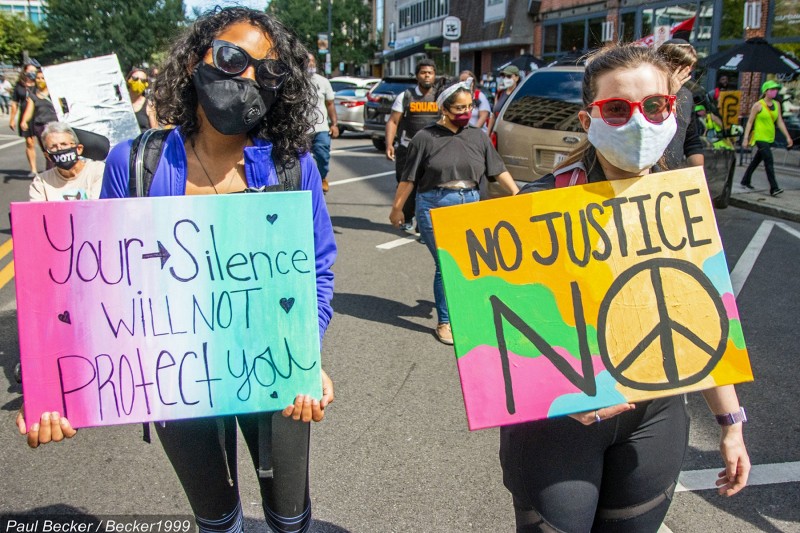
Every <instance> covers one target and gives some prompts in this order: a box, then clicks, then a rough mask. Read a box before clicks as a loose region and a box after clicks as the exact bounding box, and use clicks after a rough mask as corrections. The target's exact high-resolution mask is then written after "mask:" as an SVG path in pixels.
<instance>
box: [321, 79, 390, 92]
mask: <svg viewBox="0 0 800 533" xmlns="http://www.w3.org/2000/svg"><path fill="white" fill-rule="evenodd" d="M329 81H330V82H331V87H333V92H339V91H341V90H342V89H371V88H372V87H374V86H375V84H377V83H378V82H379V81H381V80H380V78H356V77H354V76H335V77H333V78H331V79H330V80H329Z"/></svg>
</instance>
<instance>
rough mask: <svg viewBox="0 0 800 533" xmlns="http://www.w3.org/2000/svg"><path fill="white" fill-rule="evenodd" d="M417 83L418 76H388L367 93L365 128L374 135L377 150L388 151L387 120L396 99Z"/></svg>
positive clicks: (373, 140) (373, 141)
mask: <svg viewBox="0 0 800 533" xmlns="http://www.w3.org/2000/svg"><path fill="white" fill-rule="evenodd" d="M416 84H417V80H416V78H413V77H409V76H402V77H386V78H383V79H382V80H381V81H380V83H378V84H377V85H375V86H374V87H373V88H372V89H370V91H369V92H368V93H367V103H366V104H365V105H364V130H365V131H368V132H370V134H371V135H372V144H373V145H374V146H375V148H376V149H377V150H379V151H381V152H385V151H386V121H387V120H389V115H390V114H391V111H392V103H394V99H395V98H397V95H398V94H400V93H402V92H403V91H405V90H406V89H412V88H413V87H414V86H415V85H416Z"/></svg>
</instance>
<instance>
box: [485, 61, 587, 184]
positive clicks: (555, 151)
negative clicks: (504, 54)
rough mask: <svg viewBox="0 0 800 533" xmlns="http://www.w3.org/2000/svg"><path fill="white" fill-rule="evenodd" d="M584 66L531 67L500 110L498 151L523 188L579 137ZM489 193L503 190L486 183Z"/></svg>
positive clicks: (496, 131)
mask: <svg viewBox="0 0 800 533" xmlns="http://www.w3.org/2000/svg"><path fill="white" fill-rule="evenodd" d="M582 83H583V67H582V66H554V67H548V68H543V69H540V70H534V71H533V72H532V73H531V74H529V75H528V76H527V77H526V78H525V79H524V80H523V81H522V83H520V85H519V87H517V90H516V91H514V94H512V95H511V97H510V98H509V99H508V100H507V102H506V105H505V106H503V109H502V110H501V111H500V116H499V117H498V119H497V122H496V123H495V127H494V134H493V136H494V137H495V139H496V143H497V144H496V146H497V152H498V153H499V154H500V156H501V157H502V158H503V161H504V162H505V164H506V168H507V169H508V171H509V172H510V173H511V176H512V177H513V178H514V180H515V181H516V182H517V184H518V185H519V186H520V187H522V186H523V185H524V184H525V183H527V182H530V181H536V180H537V179H539V178H541V177H542V176H544V175H545V174H549V173H550V172H552V171H553V168H555V166H556V165H558V164H559V163H560V162H561V161H563V160H564V158H565V157H566V156H567V154H569V153H570V152H571V151H572V150H573V148H575V147H576V146H577V145H578V144H579V143H580V142H581V141H582V140H583V139H585V138H586V133H584V131H583V128H581V124H580V122H579V121H578V111H580V110H581V106H582V103H583V100H582V98H581V84H582ZM488 191H489V196H490V197H492V198H494V197H497V196H503V195H504V193H503V192H502V190H501V189H500V186H499V185H498V184H497V183H490V184H489V187H488Z"/></svg>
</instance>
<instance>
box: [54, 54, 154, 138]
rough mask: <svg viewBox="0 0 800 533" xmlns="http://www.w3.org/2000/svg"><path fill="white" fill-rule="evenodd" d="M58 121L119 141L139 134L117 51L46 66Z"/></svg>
mask: <svg viewBox="0 0 800 533" xmlns="http://www.w3.org/2000/svg"><path fill="white" fill-rule="evenodd" d="M42 73H44V77H45V80H47V88H48V89H49V90H50V98H51V99H52V101H53V106H54V107H55V108H56V114H57V115H58V120H60V121H61V122H66V123H68V124H69V125H70V126H72V127H74V128H80V129H83V130H87V131H91V132H93V133H97V134H99V135H102V136H104V137H106V138H107V139H108V141H109V143H110V144H111V146H112V147H113V146H114V145H115V144H117V143H119V142H122V141H125V140H127V139H132V138H134V137H136V136H137V135H139V133H140V130H139V124H138V123H137V122H136V115H135V114H134V112H133V107H132V106H131V99H130V96H129V95H128V87H127V84H126V83H125V78H124V77H123V75H122V70H121V69H120V67H119V61H118V60H117V56H116V54H111V55H107V56H101V57H93V58H91V59H83V60H80V61H72V62H69V63H62V64H60V65H52V66H49V67H42Z"/></svg>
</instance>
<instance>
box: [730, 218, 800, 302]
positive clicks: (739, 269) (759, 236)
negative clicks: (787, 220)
mask: <svg viewBox="0 0 800 533" xmlns="http://www.w3.org/2000/svg"><path fill="white" fill-rule="evenodd" d="M775 226H778V227H780V228H781V229H782V230H784V231H786V232H787V233H789V234H790V235H792V236H794V237H797V238H798V239H800V231H797V230H796V229H794V228H792V227H791V226H789V225H787V224H784V223H783V222H774V221H772V220H765V221H763V222H762V223H761V226H759V228H758V231H756V233H755V235H753V238H752V239H750V243H749V244H748V245H747V248H745V250H744V252H743V253H742V255H741V257H739V260H738V261H737V262H736V266H735V267H734V268H733V270H732V271H731V285H732V286H733V294H734V296H736V297H737V298H738V297H739V292H740V291H741V290H742V287H744V283H745V281H747V277H748V276H749V275H750V272H751V271H752V270H753V266H754V265H755V264H756V260H757V259H758V256H759V254H761V250H762V249H763V248H764V244H766V242H767V239H768V238H769V235H770V233H771V232H772V228H773V227H775Z"/></svg>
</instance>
